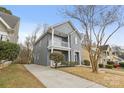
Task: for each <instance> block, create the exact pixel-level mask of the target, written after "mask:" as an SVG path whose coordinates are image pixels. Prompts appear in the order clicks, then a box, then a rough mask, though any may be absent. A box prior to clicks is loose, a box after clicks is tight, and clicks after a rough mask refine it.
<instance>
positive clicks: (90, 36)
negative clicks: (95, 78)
mask: <svg viewBox="0 0 124 93" xmlns="http://www.w3.org/2000/svg"><path fill="white" fill-rule="evenodd" d="M120 10H121V6H94V5H88V6H73V8H71V9H70V10H69V9H65V10H64V14H66V16H68V17H69V18H72V19H76V20H77V21H78V22H79V23H80V25H81V26H82V28H83V29H82V31H84V32H85V35H86V36H85V47H86V49H87V50H88V52H89V58H90V62H91V65H92V71H93V72H96V73H97V72H98V61H99V58H100V55H101V49H100V46H102V45H106V43H107V42H108V40H109V39H110V38H111V36H112V35H113V34H115V33H116V32H117V31H118V30H119V29H120V28H121V27H122V26H123V24H122V22H121V21H120V19H121V16H122V15H120V13H119V12H120ZM109 27H111V30H112V31H110V32H111V33H110V34H109V35H106V31H107V28H109ZM93 43H95V44H96V48H95V51H92V46H93Z"/></svg>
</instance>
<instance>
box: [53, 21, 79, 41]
mask: <svg viewBox="0 0 124 93" xmlns="http://www.w3.org/2000/svg"><path fill="white" fill-rule="evenodd" d="M51 27H53V28H54V29H55V31H59V32H62V33H65V34H70V33H72V32H76V33H77V34H78V36H79V38H80V39H81V35H80V33H79V32H78V30H77V29H76V28H75V27H74V25H73V24H72V23H71V22H70V21H66V22H63V23H60V24H56V25H53V26H51Z"/></svg>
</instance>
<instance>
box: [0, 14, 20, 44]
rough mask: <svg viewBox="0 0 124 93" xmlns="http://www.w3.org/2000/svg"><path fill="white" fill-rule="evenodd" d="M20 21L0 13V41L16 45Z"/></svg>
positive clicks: (12, 16)
mask: <svg viewBox="0 0 124 93" xmlns="http://www.w3.org/2000/svg"><path fill="white" fill-rule="evenodd" d="M19 22H20V19H19V18H18V17H16V16H14V15H9V14H6V13H2V12H0V40H2V41H9V42H13V43H17V41H18V32H19Z"/></svg>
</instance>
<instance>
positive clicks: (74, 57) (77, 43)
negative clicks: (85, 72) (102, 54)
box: [33, 21, 81, 66]
mask: <svg viewBox="0 0 124 93" xmlns="http://www.w3.org/2000/svg"><path fill="white" fill-rule="evenodd" d="M53 52H59V53H62V54H63V55H64V60H65V61H75V62H78V64H81V37H80V33H79V32H78V31H77V29H76V28H75V27H74V26H73V25H72V23H71V22H70V21H67V22H63V23H60V24H56V25H53V26H49V27H48V29H47V30H46V31H45V32H44V34H42V35H41V36H40V37H39V39H38V40H37V41H36V43H35V45H34V49H33V53H34V63H35V64H41V65H45V66H53V65H54V62H53V61H51V60H50V59H49V55H50V53H53Z"/></svg>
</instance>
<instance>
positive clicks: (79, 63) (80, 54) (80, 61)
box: [79, 51, 81, 65]
mask: <svg viewBox="0 0 124 93" xmlns="http://www.w3.org/2000/svg"><path fill="white" fill-rule="evenodd" d="M79 65H81V52H80V51H79Z"/></svg>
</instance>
